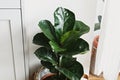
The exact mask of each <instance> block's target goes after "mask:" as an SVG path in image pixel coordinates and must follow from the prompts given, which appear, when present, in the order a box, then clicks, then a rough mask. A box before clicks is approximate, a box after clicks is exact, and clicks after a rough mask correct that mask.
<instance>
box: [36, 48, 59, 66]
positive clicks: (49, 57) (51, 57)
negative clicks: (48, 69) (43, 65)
mask: <svg viewBox="0 0 120 80" xmlns="http://www.w3.org/2000/svg"><path fill="white" fill-rule="evenodd" d="M34 53H35V55H36V56H37V57H38V58H39V59H41V60H43V61H48V62H50V63H52V64H53V65H57V58H56V56H55V54H54V53H53V52H52V51H50V50H48V49H47V48H45V47H41V48H38V49H37V50H36V51H35V52H34Z"/></svg>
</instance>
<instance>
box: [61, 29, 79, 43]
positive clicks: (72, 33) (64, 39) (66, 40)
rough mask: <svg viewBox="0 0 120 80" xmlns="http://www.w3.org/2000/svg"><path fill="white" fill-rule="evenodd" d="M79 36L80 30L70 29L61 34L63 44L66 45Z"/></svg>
mask: <svg viewBox="0 0 120 80" xmlns="http://www.w3.org/2000/svg"><path fill="white" fill-rule="evenodd" d="M78 37H79V32H78V31H68V32H66V33H65V34H64V35H63V36H61V40H60V41H61V44H62V45H66V44H69V43H71V42H73V41H74V40H76V39H77V38H78Z"/></svg>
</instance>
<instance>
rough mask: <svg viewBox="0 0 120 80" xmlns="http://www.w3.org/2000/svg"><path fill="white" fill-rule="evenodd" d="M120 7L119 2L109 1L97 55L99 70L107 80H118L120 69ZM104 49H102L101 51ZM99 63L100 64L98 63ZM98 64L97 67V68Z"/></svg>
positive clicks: (117, 0)
mask: <svg viewBox="0 0 120 80" xmlns="http://www.w3.org/2000/svg"><path fill="white" fill-rule="evenodd" d="M118 7H120V5H119V0H116V1H114V0H107V2H106V6H105V11H104V17H103V21H102V27H103V28H102V34H101V37H100V44H99V46H98V52H99V53H100V54H101V55H97V57H98V58H99V57H100V58H99V60H97V64H98V68H97V70H98V71H97V70H96V72H99V69H102V71H103V76H104V77H105V80H117V77H118V73H119V68H120V37H119V34H120V16H119V15H120V10H119V9H118ZM101 48H102V49H101ZM98 61H99V62H98ZM97 64H96V66H97Z"/></svg>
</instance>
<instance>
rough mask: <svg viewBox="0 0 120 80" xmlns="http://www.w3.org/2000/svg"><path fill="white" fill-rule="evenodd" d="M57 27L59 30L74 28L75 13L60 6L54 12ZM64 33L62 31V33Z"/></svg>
mask: <svg viewBox="0 0 120 80" xmlns="http://www.w3.org/2000/svg"><path fill="white" fill-rule="evenodd" d="M54 22H55V27H56V29H57V30H60V31H59V32H63V33H65V32H67V31H70V30H72V29H73V27H74V23H75V15H74V13H73V12H72V11H70V10H68V9H65V8H62V7H59V8H57V9H56V11H55V12H54ZM60 34H62V33H60Z"/></svg>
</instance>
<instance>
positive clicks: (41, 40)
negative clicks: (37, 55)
mask: <svg viewBox="0 0 120 80" xmlns="http://www.w3.org/2000/svg"><path fill="white" fill-rule="evenodd" d="M49 41H50V40H49V39H48V38H47V37H46V36H45V35H44V34H43V33H37V34H36V35H35V36H34V37H33V43H34V44H37V45H41V46H45V47H48V48H49V47H50V45H49Z"/></svg>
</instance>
